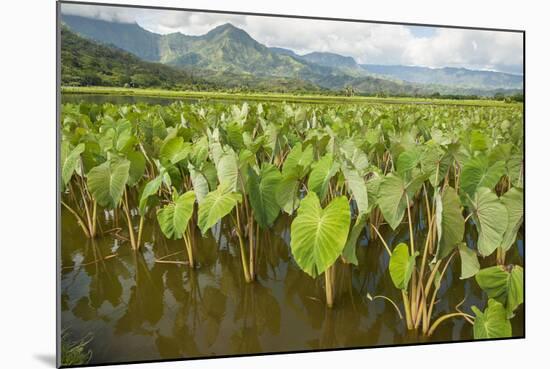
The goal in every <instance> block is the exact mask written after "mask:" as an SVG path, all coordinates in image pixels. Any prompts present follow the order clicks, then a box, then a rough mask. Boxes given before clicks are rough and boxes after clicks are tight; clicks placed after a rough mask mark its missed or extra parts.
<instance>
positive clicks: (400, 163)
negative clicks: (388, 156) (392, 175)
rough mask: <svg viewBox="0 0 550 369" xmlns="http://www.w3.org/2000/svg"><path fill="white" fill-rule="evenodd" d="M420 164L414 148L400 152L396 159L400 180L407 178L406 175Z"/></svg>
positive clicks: (418, 155) (418, 153)
mask: <svg viewBox="0 0 550 369" xmlns="http://www.w3.org/2000/svg"><path fill="white" fill-rule="evenodd" d="M419 163H420V152H419V151H418V150H417V149H416V148H412V149H409V150H407V151H404V152H402V153H401V154H400V155H399V157H398V158H397V163H396V166H397V173H398V174H399V175H400V176H401V177H402V178H407V176H408V174H409V173H410V172H411V171H412V170H413V169H414V168H416V167H417V165H418V164H419Z"/></svg>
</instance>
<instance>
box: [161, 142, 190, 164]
mask: <svg viewBox="0 0 550 369" xmlns="http://www.w3.org/2000/svg"><path fill="white" fill-rule="evenodd" d="M190 152H191V145H190V144H189V143H188V142H183V138H181V137H173V138H170V139H169V140H167V141H165V142H164V143H163V145H162V146H161V148H160V153H159V157H160V159H165V160H168V161H169V162H171V163H172V164H177V163H179V162H180V161H182V160H183V159H186V158H187V156H188V155H189V153H190Z"/></svg>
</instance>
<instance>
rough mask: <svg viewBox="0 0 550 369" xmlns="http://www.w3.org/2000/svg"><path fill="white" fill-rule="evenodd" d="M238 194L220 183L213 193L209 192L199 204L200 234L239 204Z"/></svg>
mask: <svg viewBox="0 0 550 369" xmlns="http://www.w3.org/2000/svg"><path fill="white" fill-rule="evenodd" d="M241 200H242V196H241V194H240V193H235V192H232V191H231V187H230V185H229V184H227V183H220V185H219V186H218V188H217V189H216V190H215V191H212V192H210V193H209V194H208V195H206V197H205V198H204V199H203V201H202V202H201V203H199V228H200V229H201V232H202V234H206V232H207V231H208V230H209V229H210V228H211V227H212V226H213V225H215V224H216V223H217V222H219V221H220V220H221V219H222V218H223V217H224V216H226V215H227V214H229V213H230V212H231V210H233V208H234V207H235V205H237V204H238V203H239V202H241Z"/></svg>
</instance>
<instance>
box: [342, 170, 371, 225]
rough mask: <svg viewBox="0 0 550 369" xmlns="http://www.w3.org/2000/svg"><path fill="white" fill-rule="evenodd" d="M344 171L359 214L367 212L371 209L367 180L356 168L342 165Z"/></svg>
mask: <svg viewBox="0 0 550 369" xmlns="http://www.w3.org/2000/svg"><path fill="white" fill-rule="evenodd" d="M342 173H343V174H344V178H345V179H346V183H347V185H348V188H349V189H350V191H351V194H352V195H353V198H354V199H355V203H356V204H357V210H358V212H359V214H367V213H368V211H369V196H368V192H367V184H366V183H365V180H364V179H363V177H361V175H360V174H359V172H358V171H357V170H356V169H351V168H348V167H346V166H342Z"/></svg>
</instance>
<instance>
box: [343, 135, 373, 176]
mask: <svg viewBox="0 0 550 369" xmlns="http://www.w3.org/2000/svg"><path fill="white" fill-rule="evenodd" d="M340 152H341V153H342V154H344V157H345V158H346V161H347V162H348V163H349V164H350V165H352V166H353V168H355V169H356V170H357V172H358V173H359V174H361V175H362V174H364V173H365V171H366V169H367V167H368V166H369V160H368V158H367V155H366V154H365V153H364V152H363V151H362V150H361V149H360V148H358V147H357V145H356V144H355V143H354V142H353V140H352V139H348V140H345V141H344V142H343V143H342V146H340Z"/></svg>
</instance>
